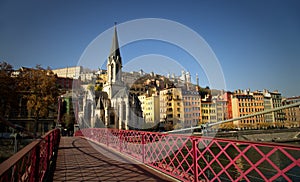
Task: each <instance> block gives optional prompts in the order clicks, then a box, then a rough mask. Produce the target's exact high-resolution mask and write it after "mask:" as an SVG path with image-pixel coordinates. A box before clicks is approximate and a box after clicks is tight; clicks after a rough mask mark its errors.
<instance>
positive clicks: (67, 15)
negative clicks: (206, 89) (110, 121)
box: [0, 0, 300, 96]
mask: <svg viewBox="0 0 300 182" xmlns="http://www.w3.org/2000/svg"><path fill="white" fill-rule="evenodd" d="M299 9H300V1H297V0H294V1H292V0H287V1H283V0H280V1H276V0H272V1H271V0H251V1H250V0H243V1H240V0H236V1H233V0H222V1H221V0H220V1H216V0H211V1H209V0H207V1H201V0H199V1H134V0H128V1H100V0H97V1H93V0H89V1H84V0H81V1H78V0H72V1H71V0H68V1H67V0H51V1H43V0H36V1H33V0H26V1H14V0H7V1H5V0H1V1H0V61H3V60H5V61H7V62H9V63H10V64H12V65H13V66H14V67H15V68H18V67H20V66H27V67H34V66H35V65H36V64H41V65H42V66H43V67H47V66H50V67H51V68H61V67H66V66H73V65H77V63H78V61H79V59H80V57H81V55H82V54H83V52H84V50H85V49H86V48H87V46H88V45H89V44H90V43H91V42H92V41H93V40H94V39H95V38H96V37H97V36H98V35H99V34H101V33H102V32H104V31H106V30H107V29H109V28H111V27H112V26H113V24H114V22H118V23H124V22H126V21H130V20H134V19H140V18H163V19H169V20H172V21H176V22H178V23H181V24H183V25H185V26H187V27H189V28H191V29H192V30H194V31H196V32H197V33H198V34H199V35H200V36H202V37H203V38H204V40H205V41H206V42H207V43H208V44H209V46H210V47H211V49H212V50H213V51H214V53H215V55H216V56H217V58H218V60H219V62H220V64H221V67H222V70H223V74H224V78H225V80H226V86H227V89H228V90H231V91H233V90H235V89H247V88H250V89H251V90H262V89H264V88H266V89H269V90H271V91H272V90H276V89H277V90H279V91H280V92H281V93H282V94H283V95H284V96H294V95H300V84H299V76H300V75H299V74H300V73H299V68H300V61H299V59H300V35H299V33H300V21H299V20H300V11H299ZM119 34H120V37H119V38H120V41H121V40H122V37H121V32H119ZM109 38H110V37H109ZM110 46H111V45H110V44H109V45H107V47H108V49H109V48H110ZM99 51H101V50H99ZM121 54H122V56H123V63H124V64H126V62H129V61H130V60H132V59H134V60H135V61H138V60H137V59H135V58H136V57H139V56H143V55H145V54H158V55H163V56H166V57H170V58H171V59H174V60H178V61H179V62H180V63H181V64H183V65H184V67H185V68H186V69H187V71H190V72H191V74H192V76H194V74H195V73H198V74H199V75H200V76H199V77H200V85H201V86H206V85H208V84H209V83H208V82H207V78H206V75H205V74H204V73H203V70H201V67H199V66H194V65H193V62H192V61H191V59H193V58H192V57H191V56H189V55H188V54H187V53H186V52H184V51H182V50H180V49H179V48H178V47H176V46H173V45H169V44H166V43H162V42H155V43H154V42H153V41H144V42H140V43H139V42H137V43H132V44H130V45H128V46H125V47H123V48H122V49H121ZM99 62H100V61H99ZM99 66H101V65H99ZM153 71H155V70H153ZM176 74H177V73H176Z"/></svg>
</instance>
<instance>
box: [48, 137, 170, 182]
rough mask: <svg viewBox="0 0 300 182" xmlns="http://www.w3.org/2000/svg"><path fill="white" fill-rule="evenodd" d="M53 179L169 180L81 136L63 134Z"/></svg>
mask: <svg viewBox="0 0 300 182" xmlns="http://www.w3.org/2000/svg"><path fill="white" fill-rule="evenodd" d="M53 181H172V179H171V178H169V177H168V176H165V175H163V174H161V173H159V172H156V171H154V170H151V169H149V168H148V167H146V166H144V165H143V164H138V163H137V162H134V161H132V160H130V159H128V158H125V157H123V156H121V155H119V154H117V153H115V152H113V151H112V150H109V149H107V148H106V147H103V146H101V145H97V144H95V143H92V142H89V141H88V140H86V139H84V138H81V137H62V138H61V141H60V146H59V149H58V156H57V162H56V169H55V171H54V176H53Z"/></svg>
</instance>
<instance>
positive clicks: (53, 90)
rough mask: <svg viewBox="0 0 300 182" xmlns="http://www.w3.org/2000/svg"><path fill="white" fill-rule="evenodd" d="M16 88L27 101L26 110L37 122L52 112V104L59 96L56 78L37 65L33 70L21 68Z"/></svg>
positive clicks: (49, 71) (47, 70) (50, 72)
mask: <svg viewBox="0 0 300 182" xmlns="http://www.w3.org/2000/svg"><path fill="white" fill-rule="evenodd" d="M18 80H19V82H18V87H19V89H20V91H21V92H23V94H22V95H23V98H25V99H26V100H27V110H28V111H29V112H30V114H31V117H33V118H34V119H35V121H36V122H37V121H38V120H39V119H40V118H42V117H47V116H48V114H49V111H50V110H54V103H56V102H57V98H58V95H59V92H58V88H57V86H56V77H55V76H54V74H53V72H52V71H51V70H50V69H49V68H48V69H43V68H42V67H40V66H39V65H37V66H36V68H35V69H30V68H23V69H21V70H20V74H19V77H18Z"/></svg>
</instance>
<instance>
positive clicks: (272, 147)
mask: <svg viewBox="0 0 300 182" xmlns="http://www.w3.org/2000/svg"><path fill="white" fill-rule="evenodd" d="M58 132H59V130H53V131H51V132H49V133H48V134H47V135H45V136H44V137H43V138H41V139H39V140H37V141H36V142H33V143H32V144H30V145H28V146H27V147H25V148H24V149H23V150H21V151H20V152H19V153H17V154H16V155H15V156H13V157H12V158H10V159H8V161H5V162H4V163H2V164H1V165H0V175H1V178H0V181H142V180H143V181H176V180H178V181H300V147H297V146H293V145H284V144H275V143H262V142H247V141H238V140H229V139H219V138H210V137H196V136H189V135H180V134H162V133H154V132H142V131H132V130H115V129H106V128H87V129H82V130H80V131H77V132H76V133H75V137H62V138H61V139H60V136H59V134H57V133H58ZM59 141H60V142H59ZM58 146H59V147H58Z"/></svg>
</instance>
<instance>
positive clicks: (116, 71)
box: [107, 23, 122, 84]
mask: <svg viewBox="0 0 300 182" xmlns="http://www.w3.org/2000/svg"><path fill="white" fill-rule="evenodd" d="M107 73H108V83H110V84H115V83H120V82H122V58H121V54H120V48H119V41H118V34H117V25H116V23H115V27H114V35H113V40H112V45H111V49H110V53H109V56H108V61H107Z"/></svg>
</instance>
